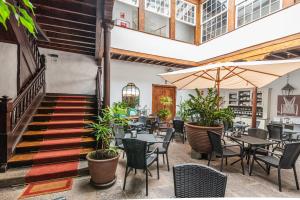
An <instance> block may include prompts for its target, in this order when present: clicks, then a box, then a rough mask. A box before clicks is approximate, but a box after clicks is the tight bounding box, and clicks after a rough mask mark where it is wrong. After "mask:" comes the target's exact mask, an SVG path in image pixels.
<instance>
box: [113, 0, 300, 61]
mask: <svg viewBox="0 0 300 200" xmlns="http://www.w3.org/2000/svg"><path fill="white" fill-rule="evenodd" d="M299 10H300V4H296V5H294V6H291V7H289V8H286V9H283V10H281V11H279V12H277V13H274V14H272V15H270V16H268V17H265V18H263V19H260V20H258V21H256V22H254V23H250V24H248V25H246V26H243V27H241V28H239V29H237V30H235V31H232V32H230V33H227V34H225V35H223V36H220V37H218V38H215V39H213V40H211V41H209V42H206V43H204V44H202V45H200V46H195V45H189V44H185V43H182V42H178V41H174V40H170V39H166V38H161V37H157V36H152V35H149V34H145V33H142V32H138V31H132V30H128V29H123V28H120V27H114V29H113V30H112V47H114V48H119V49H124V50H130V51H136V52H141V53H147V54H153V55H159V56H165V57H170V58H177V59H183V60H189V61H202V60H206V59H210V58H213V57H216V56H220V55H224V54H227V53H231V52H234V51H237V50H240V49H244V48H247V47H250V46H254V45H257V44H261V43H264V42H267V41H271V40H275V39H279V38H282V37H285V36H289V35H293V34H296V33H299V32H300V26H299V24H298V21H297V19H299V18H300V11H299Z"/></svg>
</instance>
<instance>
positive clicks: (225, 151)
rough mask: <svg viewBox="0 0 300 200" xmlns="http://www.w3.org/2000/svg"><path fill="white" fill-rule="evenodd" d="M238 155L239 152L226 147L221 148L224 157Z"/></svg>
mask: <svg viewBox="0 0 300 200" xmlns="http://www.w3.org/2000/svg"><path fill="white" fill-rule="evenodd" d="M240 155H241V154H240V153H239V152H235V151H232V150H231V149H228V148H225V149H223V156H224V157H230V156H240ZM217 156H221V155H218V154H217Z"/></svg>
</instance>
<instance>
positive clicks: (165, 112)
mask: <svg viewBox="0 0 300 200" xmlns="http://www.w3.org/2000/svg"><path fill="white" fill-rule="evenodd" d="M160 104H161V105H162V106H163V108H162V109H160V110H159V111H158V113H157V116H158V117H159V119H161V120H162V121H166V120H167V119H168V118H169V117H170V116H171V114H172V113H171V111H170V109H169V106H171V105H172V104H173V101H172V98H171V97H169V96H162V97H161V98H160Z"/></svg>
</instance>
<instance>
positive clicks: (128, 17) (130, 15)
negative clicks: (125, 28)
mask: <svg viewBox="0 0 300 200" xmlns="http://www.w3.org/2000/svg"><path fill="white" fill-rule="evenodd" d="M121 13H124V14H125V18H124V19H121V17H120V14H121ZM113 19H114V20H116V19H121V20H125V21H128V22H129V23H130V26H129V28H132V29H137V26H138V8H137V7H134V6H130V5H128V4H126V3H122V2H120V1H115V4H114V9H113Z"/></svg>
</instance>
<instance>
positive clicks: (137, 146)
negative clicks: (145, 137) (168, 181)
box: [122, 138, 159, 196]
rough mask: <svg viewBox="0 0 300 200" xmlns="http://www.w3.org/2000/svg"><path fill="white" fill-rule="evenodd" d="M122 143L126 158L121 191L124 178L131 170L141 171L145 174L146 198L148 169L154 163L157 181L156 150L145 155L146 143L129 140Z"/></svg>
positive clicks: (157, 164)
mask: <svg viewBox="0 0 300 200" xmlns="http://www.w3.org/2000/svg"><path fill="white" fill-rule="evenodd" d="M122 141H123V145H124V150H125V152H126V157H127V163H126V170H125V177H124V185H123V190H125V185H126V178H127V176H128V174H129V173H130V172H131V170H133V169H135V170H137V169H142V170H144V171H145V172H146V173H145V174H146V195H147V196H148V174H149V173H150V172H149V170H148V167H149V166H151V165H152V164H153V163H154V162H156V167H157V178H158V179H159V161H158V160H159V159H158V148H155V149H154V150H153V151H152V152H149V153H147V149H148V147H147V142H145V141H141V140H137V139H131V138H126V139H123V140H122Z"/></svg>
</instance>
